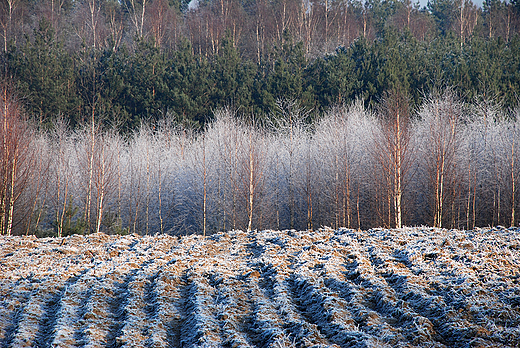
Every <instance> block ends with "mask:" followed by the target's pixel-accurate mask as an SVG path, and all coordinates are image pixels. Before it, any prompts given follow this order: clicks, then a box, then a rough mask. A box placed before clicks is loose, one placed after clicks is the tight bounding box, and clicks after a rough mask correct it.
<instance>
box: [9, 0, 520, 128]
mask: <svg viewBox="0 0 520 348" xmlns="http://www.w3.org/2000/svg"><path fill="white" fill-rule="evenodd" d="M519 31H520V5H519V2H518V1H513V2H506V1H501V0H486V1H485V2H484V5H483V7H482V8H478V7H477V6H475V5H474V4H473V3H472V2H471V1H470V0H460V1H459V0H432V1H430V2H429V3H428V6H427V7H426V8H419V6H418V5H417V4H413V3H412V2H411V1H410V0H371V1H366V2H361V1H357V0H336V1H331V0H321V1H312V0H311V1H301V0H277V1H264V0H256V1H239V0H193V1H187V0H169V1H168V0H124V1H112V0H78V1H72V0H60V1H54V0H36V1H33V0H31V1H29V0H5V1H2V2H1V3H0V39H1V43H2V45H1V46H2V47H1V52H2V56H1V58H2V73H3V75H4V78H7V79H10V80H11V81H14V82H15V84H16V93H17V95H19V96H21V97H22V102H23V104H24V105H25V108H26V111H27V114H28V115H30V118H32V119H33V120H36V121H37V122H38V123H39V124H40V126H41V127H44V128H49V127H51V126H52V125H53V124H54V122H55V121H56V119H58V118H65V119H67V121H68V123H69V125H71V126H72V127H73V128H75V127H79V126H81V125H84V124H86V123H88V122H89V121H90V120H91V118H92V117H95V119H96V121H97V122H98V123H103V124H104V126H105V127H106V128H117V129H118V130H119V131H120V132H122V133H127V134H129V133H131V132H133V131H135V130H136V129H138V127H139V126H140V125H141V123H142V122H144V123H150V122H152V123H153V122H157V121H159V120H164V119H169V120H173V122H175V123H177V124H183V125H185V126H194V127H201V126H203V125H204V124H205V123H206V122H207V121H210V120H211V119H212V117H213V116H212V115H213V111H214V110H217V109H219V108H222V107H230V108H232V109H237V110H239V111H240V113H243V114H254V115H257V117H259V118H264V119H269V118H270V117H271V116H272V115H273V114H275V113H274V110H276V100H277V99H278V98H286V99H290V100H298V101H299V103H300V105H301V106H302V107H303V108H304V109H305V110H309V111H313V112H314V114H319V113H320V112H326V110H328V108H330V107H331V106H333V105H337V104H338V103H339V104H341V103H346V104H349V103H351V102H353V101H354V100H356V99H358V98H360V99H362V100H363V101H364V103H365V106H367V107H368V106H374V105H375V104H377V102H378V101H379V100H380V99H381V98H382V96H383V95H384V93H385V91H388V90H392V89H400V90H401V91H402V93H404V94H406V95H408V96H409V98H410V100H411V103H412V104H413V105H415V106H416V107H418V106H419V105H421V104H422V103H423V97H424V96H427V95H429V93H430V92H431V91H433V90H434V89H435V88H437V89H438V88H444V87H445V86H455V88H456V89H457V91H458V92H459V94H460V95H461V98H462V99H463V101H465V102H476V98H479V97H482V98H483V99H485V100H491V99H495V100H496V101H497V102H498V103H499V104H501V105H504V106H505V107H506V108H507V107H513V106H515V105H516V97H517V94H518V91H519V90H520V59H519V58H518V57H520V39H519V37H518V33H519Z"/></svg>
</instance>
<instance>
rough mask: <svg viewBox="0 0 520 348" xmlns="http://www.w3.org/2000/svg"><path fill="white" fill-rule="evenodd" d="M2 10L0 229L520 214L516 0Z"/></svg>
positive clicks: (132, 3) (454, 223)
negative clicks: (421, 6)
mask: <svg viewBox="0 0 520 348" xmlns="http://www.w3.org/2000/svg"><path fill="white" fill-rule="evenodd" d="M0 4H1V7H0V39H1V41H0V42H1V54H0V63H1V64H0V68H1V69H2V81H1V83H0V233H1V234H7V235H10V234H36V235H40V236H49V235H57V236H64V235H70V234H74V233H81V234H85V233H91V232H99V231H103V232H107V233H143V234H155V233H170V234H177V235H178V234H187V233H200V234H205V235H206V234H211V233H214V232H217V231H222V230H224V231H225V230H230V229H246V230H252V229H266V228H271V229H300V230H304V229H316V228H319V227H321V226H330V227H333V228H341V227H346V228H362V229H366V228H372V227H379V226H383V227H402V226H404V225H430V226H435V227H446V228H459V229H473V228H475V227H477V226H488V225H492V226H495V225H505V226H516V225H518V221H519V211H520V108H519V103H518V95H519V91H520V36H519V33H520V2H519V1H514V2H510V3H509V2H508V3H506V2H502V1H500V0H492V1H485V2H484V4H483V7H482V8H479V7H477V6H475V5H474V4H473V3H472V2H471V1H468V0H461V1H452V0H434V1H431V2H429V3H428V6H427V7H426V8H419V7H418V5H416V4H413V3H411V2H410V1H378V0H376V1H367V2H364V3H362V2H358V1H328V0H324V1H296V0H278V1H266V0H258V1H248V0H244V1H236V0H228V1H226V0H214V1H199V2H190V3H188V2H186V1H181V2H178V1H176V0H171V1H168V0H153V1H151V0H139V1H138V0H122V1H112V0H109V1H104V0H103V1H100V0H84V1H70V0H0Z"/></svg>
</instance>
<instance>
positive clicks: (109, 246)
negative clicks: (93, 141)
mask: <svg viewBox="0 0 520 348" xmlns="http://www.w3.org/2000/svg"><path fill="white" fill-rule="evenodd" d="M0 269H1V272H0V347H28V346H37V347H119V346H127V347H192V346H203V345H205V346H215V347H217V346H224V347H292V346H295V347H325V346H334V347H338V346H339V347H445V346H446V347H505V346H508V347H519V346H520V229H509V230H507V229H491V230H474V231H455V230H449V231H447V230H439V229H429V228H423V229H418V228H416V229H411V228H410V229H409V228H406V229H402V230H383V229H374V230H369V231H363V232H358V231H352V230H337V231H334V230H326V229H324V230H320V231H315V232H295V231H283V232H274V231H263V232H256V233H255V232H251V233H246V232H240V231H233V232H229V233H222V234H217V235H214V236H211V237H209V238H206V239H204V238H202V237H200V236H188V237H183V238H176V237H170V236H166V235H159V236H154V237H140V236H136V235H131V236H124V237H121V236H108V235H105V234H94V235H90V236H71V237H67V238H47V239H36V238H34V237H0Z"/></svg>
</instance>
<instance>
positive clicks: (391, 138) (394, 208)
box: [374, 90, 412, 228]
mask: <svg viewBox="0 0 520 348" xmlns="http://www.w3.org/2000/svg"><path fill="white" fill-rule="evenodd" d="M379 117H380V118H381V122H380V129H379V130H378V134H376V136H375V144H374V145H375V152H374V155H375V158H376V160H377V162H378V164H379V170H380V171H381V173H382V176H383V177H384V178H385V182H386V185H387V192H388V194H387V198H388V202H389V203H390V204H389V206H390V207H391V208H390V207H389V208H390V210H391V213H389V221H388V222H389V223H390V219H391V216H393V225H394V226H395V227H396V228H401V227H402V226H403V194H404V191H405V188H406V183H407V175H408V174H409V170H410V168H411V164H412V157H411V154H412V151H411V145H412V143H411V134H410V130H411V129H410V128H411V127H410V125H411V122H410V110H409V105H408V100H407V98H406V97H405V96H404V95H403V94H402V93H401V92H399V91H395V90H394V91H391V92H388V93H387V94H386V96H385V98H384V100H383V102H382V105H381V109H380V112H379Z"/></svg>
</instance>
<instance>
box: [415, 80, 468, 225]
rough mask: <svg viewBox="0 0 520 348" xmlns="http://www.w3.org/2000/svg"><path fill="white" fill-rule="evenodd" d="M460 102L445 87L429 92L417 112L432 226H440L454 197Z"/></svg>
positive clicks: (458, 144) (458, 146) (458, 143)
mask: <svg viewBox="0 0 520 348" xmlns="http://www.w3.org/2000/svg"><path fill="white" fill-rule="evenodd" d="M461 113H462V108H461V103H459V102H458V100H457V98H456V96H455V94H454V92H453V91H451V90H447V91H445V92H444V94H443V95H432V96H431V97H430V99H429V100H428V101H427V102H426V103H425V105H424V106H423V108H422V109H421V112H420V115H419V117H420V119H421V121H420V123H419V127H421V128H422V129H419V130H418V135H417V136H418V137H419V138H420V139H421V140H422V141H423V142H424V147H423V151H422V158H423V159H424V160H425V162H426V171H427V173H428V178H429V181H428V182H429V183H430V189H431V191H432V195H433V212H432V215H433V226H434V227H442V226H443V221H444V220H445V215H446V205H448V204H449V203H450V201H451V200H453V199H454V197H455V192H454V190H455V187H456V180H457V178H458V173H457V165H458V163H457V161H458V159H459V158H458V155H459V154H458V151H459V148H460V146H461V144H460V132H461V130H460V128H461Z"/></svg>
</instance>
